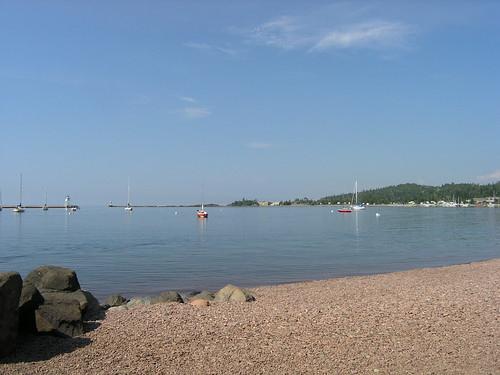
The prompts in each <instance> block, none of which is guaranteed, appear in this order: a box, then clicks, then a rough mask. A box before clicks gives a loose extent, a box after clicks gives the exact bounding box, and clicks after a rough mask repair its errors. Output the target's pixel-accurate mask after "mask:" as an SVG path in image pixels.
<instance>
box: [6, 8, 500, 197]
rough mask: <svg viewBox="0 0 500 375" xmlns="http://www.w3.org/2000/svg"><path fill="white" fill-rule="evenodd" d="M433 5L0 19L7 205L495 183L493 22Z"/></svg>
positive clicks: (480, 13) (499, 16)
mask: <svg viewBox="0 0 500 375" xmlns="http://www.w3.org/2000/svg"><path fill="white" fill-rule="evenodd" d="M417 3H418V4H417ZM437 3H438V2H435V1H421V2H414V1H408V2H404V1H367V2H363V1H355V2H335V1H333V2H326V1H313V2H305V1H253V2H248V1H210V2H208V1H183V2H173V1H145V2H137V1H107V2H102V1H71V2H68V1H60V2H59V1H44V2H40V1H22V2H15V1H0V140H1V142H0V176H1V177H0V188H1V189H2V193H3V200H4V202H14V201H16V200H17V190H18V178H19V177H18V176H19V172H23V174H24V191H25V201H26V202H31V203H35V202H39V201H41V200H43V198H44V195H45V190H47V191H48V195H49V201H54V202H55V201H62V199H63V198H64V195H65V194H71V195H72V197H73V198H74V200H75V201H77V202H78V203H81V204H104V203H106V202H108V201H109V200H112V201H114V202H121V201H124V200H126V191H127V178H128V176H130V179H131V184H132V187H131V189H132V200H133V201H134V202H137V203H146V202H161V203H190V202H197V201H200V200H201V199H203V200H205V201H207V202H208V201H210V202H219V203H227V202H230V201H232V200H235V199H239V198H241V197H247V198H259V199H269V200H275V199H290V198H295V197H303V196H309V197H313V198H319V197H321V196H325V195H328V194H332V193H341V192H346V191H351V190H352V185H353V181H354V180H355V179H356V178H357V179H358V181H359V185H360V189H365V188H372V187H378V186H385V185H389V184H397V183H403V182H417V183H424V184H441V183H446V182H451V181H456V182H462V181H465V182H490V181H496V180H499V179H500V104H499V103H500V74H499V67H500V4H499V3H498V2H496V1H477V2H470V1H464V2H461V1H449V2H439V4H437Z"/></svg>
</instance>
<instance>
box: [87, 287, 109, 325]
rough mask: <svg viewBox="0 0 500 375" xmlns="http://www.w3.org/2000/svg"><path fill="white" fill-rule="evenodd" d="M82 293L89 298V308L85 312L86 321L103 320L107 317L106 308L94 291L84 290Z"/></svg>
mask: <svg viewBox="0 0 500 375" xmlns="http://www.w3.org/2000/svg"><path fill="white" fill-rule="evenodd" d="M82 293H83V294H84V295H85V298H86V299H87V308H86V309H85V311H84V312H83V320H84V321H90V320H92V321H94V320H102V319H104V318H105V312H104V309H103V308H102V307H101V305H100V304H99V301H98V300H97V298H95V297H94V296H93V295H92V293H90V292H88V291H86V290H82Z"/></svg>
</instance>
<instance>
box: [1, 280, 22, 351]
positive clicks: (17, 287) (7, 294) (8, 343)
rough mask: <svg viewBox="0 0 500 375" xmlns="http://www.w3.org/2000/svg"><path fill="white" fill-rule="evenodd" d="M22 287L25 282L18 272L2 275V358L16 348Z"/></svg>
mask: <svg viewBox="0 0 500 375" xmlns="http://www.w3.org/2000/svg"><path fill="white" fill-rule="evenodd" d="M22 287H23V280H22V279H21V276H20V275H19V274H18V273H17V272H2V273H0V357H4V356H6V355H8V354H10V353H12V352H13V351H14V349H15V346H16V340H17V332H18V323H19V316H18V307H19V297H20V296H21V290H22Z"/></svg>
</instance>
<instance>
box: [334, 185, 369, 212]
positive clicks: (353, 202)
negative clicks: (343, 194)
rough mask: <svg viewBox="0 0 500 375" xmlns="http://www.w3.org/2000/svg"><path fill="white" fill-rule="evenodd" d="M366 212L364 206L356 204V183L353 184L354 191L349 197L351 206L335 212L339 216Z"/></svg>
mask: <svg viewBox="0 0 500 375" xmlns="http://www.w3.org/2000/svg"><path fill="white" fill-rule="evenodd" d="M361 210H366V206H365V205H363V204H358V181H356V182H355V183H354V191H353V193H352V197H351V204H350V205H349V206H348V207H342V208H339V209H338V210H337V212H339V213H341V214H348V213H351V212H352V211H361Z"/></svg>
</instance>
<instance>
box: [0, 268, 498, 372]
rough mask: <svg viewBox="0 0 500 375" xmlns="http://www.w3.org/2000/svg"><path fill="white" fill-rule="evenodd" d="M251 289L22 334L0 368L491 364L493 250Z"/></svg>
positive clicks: (359, 368)
mask: <svg viewBox="0 0 500 375" xmlns="http://www.w3.org/2000/svg"><path fill="white" fill-rule="evenodd" d="M252 291H253V292H254V295H255V297H256V298H257V300H256V301H255V302H250V303H218V304H215V303H214V304H212V305H211V306H209V307H205V308H203V307H195V306H191V305H188V304H158V305H152V306H142V307H138V308H135V309H131V310H124V311H110V312H108V314H107V317H106V319H105V320H104V321H102V322H101V323H100V325H99V326H98V327H97V328H95V329H94V330H92V331H90V332H88V333H86V334H85V335H84V336H82V337H80V338H76V339H59V338H53V337H37V338H33V337H31V338H30V339H28V340H25V341H23V342H21V343H20V345H19V347H18V350H17V353H16V355H14V356H12V357H10V358H8V359H7V361H8V363H4V364H0V374H86V375H89V374H170V373H171V374H221V373H224V374H239V373H241V374H283V373H287V374H304V373H310V374H319V373H325V374H335V373H339V374H374V373H379V374H388V373H391V374H396V373H398V374H401V373H409V374H423V373H425V374H500V259H494V260H490V261H485V262H478V263H472V264H465V265H457V266H450V267H442V268H431V269H420V270H412V271H405V272H397V273H390V274H382V275H374V276H363V277H346V278H340V279H332V280H323V281H311V282H303V283H296V284H286V285H277V286H268V287H260V288H255V289H252Z"/></svg>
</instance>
